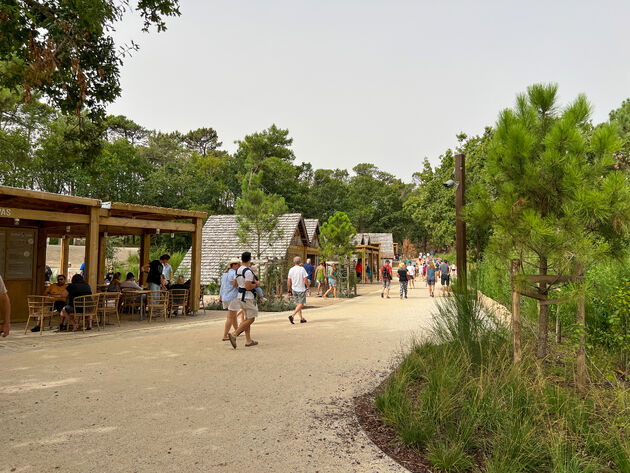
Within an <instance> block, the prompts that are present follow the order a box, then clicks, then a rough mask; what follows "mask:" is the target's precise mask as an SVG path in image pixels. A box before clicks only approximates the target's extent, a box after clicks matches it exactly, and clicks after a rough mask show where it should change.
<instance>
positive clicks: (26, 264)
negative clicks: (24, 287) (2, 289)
mask: <svg viewBox="0 0 630 473" xmlns="http://www.w3.org/2000/svg"><path fill="white" fill-rule="evenodd" d="M8 237H9V244H8V251H7V256H6V258H7V275H6V279H32V278H33V251H34V248H35V232H34V231H19V232H16V231H10V232H9V235H8Z"/></svg>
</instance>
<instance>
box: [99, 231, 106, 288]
mask: <svg viewBox="0 0 630 473" xmlns="http://www.w3.org/2000/svg"><path fill="white" fill-rule="evenodd" d="M106 253H107V237H106V236H105V234H104V233H99V234H98V271H97V273H98V279H97V281H99V284H100V282H101V281H104V279H103V278H104V277H105V272H106V271H105V254H106Z"/></svg>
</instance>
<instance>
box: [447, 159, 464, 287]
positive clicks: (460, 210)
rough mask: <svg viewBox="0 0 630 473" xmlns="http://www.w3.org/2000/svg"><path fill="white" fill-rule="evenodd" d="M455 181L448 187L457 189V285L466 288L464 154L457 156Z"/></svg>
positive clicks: (449, 181) (449, 183)
mask: <svg viewBox="0 0 630 473" xmlns="http://www.w3.org/2000/svg"><path fill="white" fill-rule="evenodd" d="M454 174H455V180H454V181H453V180H452V179H449V180H448V181H446V182H445V183H444V185H445V186H446V187H449V188H453V187H454V188H455V252H456V253H457V263H456V264H457V285H458V287H459V288H460V289H463V288H466V287H467V285H466V275H467V272H466V222H464V205H466V201H465V198H464V196H465V193H466V159H465V156H464V155H463V154H456V155H455V173H454Z"/></svg>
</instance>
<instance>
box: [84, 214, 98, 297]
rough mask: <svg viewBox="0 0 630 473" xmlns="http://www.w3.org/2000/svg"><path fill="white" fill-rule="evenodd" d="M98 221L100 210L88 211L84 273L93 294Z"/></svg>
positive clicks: (96, 271) (95, 280)
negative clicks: (88, 221)
mask: <svg viewBox="0 0 630 473" xmlns="http://www.w3.org/2000/svg"><path fill="white" fill-rule="evenodd" d="M99 220H100V208H99V207H92V208H91V209H90V223H89V226H88V233H87V240H86V246H85V270H86V271H85V273H86V275H87V278H86V280H87V283H88V284H89V285H90V287H91V288H92V292H94V293H96V286H97V284H98V250H99V248H98V246H99V237H98V230H99V227H100V224H99Z"/></svg>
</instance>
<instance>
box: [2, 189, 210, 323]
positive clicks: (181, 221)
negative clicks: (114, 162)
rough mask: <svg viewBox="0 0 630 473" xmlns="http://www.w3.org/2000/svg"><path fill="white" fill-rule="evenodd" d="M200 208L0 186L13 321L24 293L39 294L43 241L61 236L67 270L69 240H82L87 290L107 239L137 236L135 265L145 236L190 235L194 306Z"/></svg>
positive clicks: (101, 270) (97, 278) (144, 253)
mask: <svg viewBox="0 0 630 473" xmlns="http://www.w3.org/2000/svg"><path fill="white" fill-rule="evenodd" d="M206 217H207V214H206V213H205V212H195V211H189V210H177V209H169V208H161V207H152V206H146V205H134V204H125V203H119V202H101V201H100V200H97V199H88V198H84V197H73V196H67V195H60V194H52V193H48V192H39V191H32V190H25V189H16V188H13V187H5V186H0V275H2V278H3V279H4V281H5V283H6V286H7V290H8V292H9V296H10V298H11V305H12V311H11V312H12V319H13V320H14V321H16V322H19V321H23V320H26V317H27V315H28V308H27V296H28V295H30V294H42V292H43V290H44V278H45V268H46V241H47V238H49V237H59V238H62V252H61V253H62V257H61V259H62V262H61V265H60V266H61V269H60V271H63V272H64V274H66V273H67V268H68V243H69V238H71V237H75V238H77V237H78V238H86V246H85V267H86V270H85V273H86V278H85V279H86V280H87V282H88V284H89V285H90V286H91V287H92V289H94V288H96V286H97V284H98V283H101V282H102V280H103V276H104V274H105V269H106V268H105V249H106V245H107V237H108V236H114V235H138V236H140V241H141V248H140V265H143V264H146V263H148V262H149V251H150V236H151V235H152V234H155V233H160V232H162V233H191V234H192V241H193V246H192V251H191V255H192V256H191V264H190V266H191V267H192V268H193V271H192V277H191V279H192V285H191V295H190V297H191V298H190V300H191V308H192V309H193V310H197V309H198V308H199V293H200V282H199V281H200V275H199V270H200V256H201V229H202V227H203V220H204V219H205V218H206Z"/></svg>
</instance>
